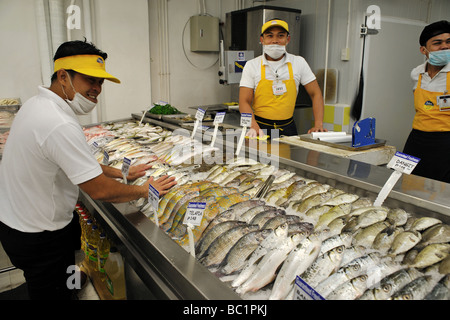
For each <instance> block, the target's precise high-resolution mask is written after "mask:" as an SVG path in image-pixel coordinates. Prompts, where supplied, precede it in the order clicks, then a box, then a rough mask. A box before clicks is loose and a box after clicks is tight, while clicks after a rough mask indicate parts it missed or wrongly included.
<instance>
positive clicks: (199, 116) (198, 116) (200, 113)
mask: <svg viewBox="0 0 450 320" xmlns="http://www.w3.org/2000/svg"><path fill="white" fill-rule="evenodd" d="M205 113H206V111H205V110H203V109H202V108H198V109H197V113H196V114H195V119H196V120H195V123H194V129H193V130H192V136H191V139H194V136H195V133H196V132H197V129H198V125H199V124H200V122H202V120H203V117H204V116H205Z"/></svg>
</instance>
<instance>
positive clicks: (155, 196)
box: [148, 184, 159, 227]
mask: <svg viewBox="0 0 450 320" xmlns="http://www.w3.org/2000/svg"><path fill="white" fill-rule="evenodd" d="M148 202H149V203H150V205H151V206H152V208H153V212H154V214H155V215H154V217H155V223H156V225H157V226H158V227H159V222H158V205H159V191H158V190H156V189H155V187H153V186H152V185H151V184H149V185H148Z"/></svg>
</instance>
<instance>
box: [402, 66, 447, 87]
mask: <svg viewBox="0 0 450 320" xmlns="http://www.w3.org/2000/svg"><path fill="white" fill-rule="evenodd" d="M426 65H427V62H425V63H423V64H421V65H419V66H417V67H415V68H414V69H413V70H412V71H411V79H412V81H413V82H414V90H416V88H417V82H418V81H419V75H420V74H422V83H421V87H422V89H424V90H427V91H431V92H444V91H445V90H446V88H447V72H449V71H450V63H447V64H446V65H445V66H444V68H442V69H441V70H440V71H439V72H438V73H437V74H436V75H435V76H434V78H433V79H431V78H430V76H429V75H428V72H426V71H425V67H426Z"/></svg>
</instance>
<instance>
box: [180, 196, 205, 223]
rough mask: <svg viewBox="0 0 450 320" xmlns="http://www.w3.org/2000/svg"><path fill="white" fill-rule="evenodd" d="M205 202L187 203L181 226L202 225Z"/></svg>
mask: <svg viewBox="0 0 450 320" xmlns="http://www.w3.org/2000/svg"><path fill="white" fill-rule="evenodd" d="M205 208H206V202H189V204H188V207H187V210H186V214H185V215H184V221H183V224H190V225H193V226H199V225H200V224H201V223H202V219H203V212H204V211H205Z"/></svg>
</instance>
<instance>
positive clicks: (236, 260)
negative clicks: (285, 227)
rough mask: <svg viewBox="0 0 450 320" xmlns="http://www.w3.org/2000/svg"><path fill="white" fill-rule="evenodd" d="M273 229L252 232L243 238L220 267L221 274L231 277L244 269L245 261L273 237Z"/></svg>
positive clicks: (232, 248)
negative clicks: (266, 240)
mask: <svg viewBox="0 0 450 320" xmlns="http://www.w3.org/2000/svg"><path fill="white" fill-rule="evenodd" d="M273 232H274V231H273V230H271V229H265V230H257V231H252V232H249V233H247V234H245V235H244V236H242V237H241V238H240V239H239V240H238V241H237V242H236V243H235V244H234V245H233V246H232V247H231V249H230V251H228V253H227V255H226V256H225V258H224V260H223V261H222V263H221V265H220V267H219V268H220V271H219V272H220V274H222V275H229V274H232V273H234V272H236V271H239V270H241V269H242V268H243V267H244V264H245V261H246V260H247V258H248V257H249V256H250V255H251V254H252V253H253V251H255V250H256V248H258V246H259V245H260V243H261V242H262V241H263V240H264V239H266V238H267V237H268V236H269V235H271V234H272V233H273Z"/></svg>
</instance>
